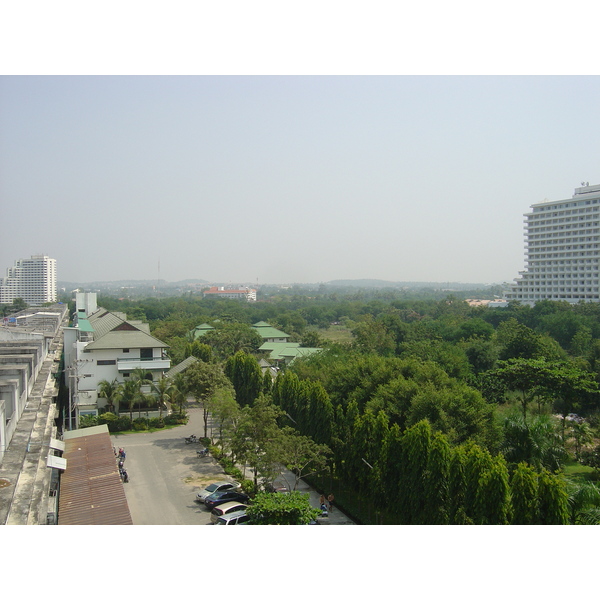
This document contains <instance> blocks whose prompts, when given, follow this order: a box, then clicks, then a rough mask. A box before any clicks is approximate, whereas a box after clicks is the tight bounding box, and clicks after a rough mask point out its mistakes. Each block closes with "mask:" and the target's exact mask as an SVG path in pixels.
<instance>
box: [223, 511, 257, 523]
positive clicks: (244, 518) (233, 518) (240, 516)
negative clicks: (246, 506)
mask: <svg viewBox="0 0 600 600" xmlns="http://www.w3.org/2000/svg"><path fill="white" fill-rule="evenodd" d="M251 520H252V517H251V516H250V515H248V514H246V511H245V510H237V511H235V512H232V513H229V514H227V515H223V516H222V517H219V518H218V519H217V521H216V523H215V525H247V524H248V523H249V522H250V521H251Z"/></svg>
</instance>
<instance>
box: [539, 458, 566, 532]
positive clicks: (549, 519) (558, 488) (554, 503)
mask: <svg viewBox="0 0 600 600" xmlns="http://www.w3.org/2000/svg"><path fill="white" fill-rule="evenodd" d="M538 498H539V524H540V525H567V524H568V523H569V495H568V492H567V487H566V483H565V481H564V480H563V479H562V478H561V477H559V476H557V475H553V474H552V473H550V472H548V471H547V470H545V469H544V470H542V472H541V473H540V474H539V476H538Z"/></svg>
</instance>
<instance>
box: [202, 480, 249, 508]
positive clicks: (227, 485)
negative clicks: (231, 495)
mask: <svg viewBox="0 0 600 600" xmlns="http://www.w3.org/2000/svg"><path fill="white" fill-rule="evenodd" d="M241 487H242V486H241V485H240V484H239V483H238V482H237V481H215V483H211V484H210V485H208V486H206V488H204V489H203V490H202V491H201V492H198V494H197V495H196V502H199V503H200V504H204V501H205V500H206V498H207V497H208V496H210V495H211V494H214V493H215V492H225V491H237V490H239V489H240V488H241Z"/></svg>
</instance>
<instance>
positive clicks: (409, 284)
mask: <svg viewBox="0 0 600 600" xmlns="http://www.w3.org/2000/svg"><path fill="white" fill-rule="evenodd" d="M325 285H331V286H334V287H359V288H394V289H423V288H433V289H436V290H473V289H480V288H486V287H489V286H490V284H489V283H459V282H455V281H444V282H439V281H438V282H434V281H385V280H383V279H335V280H333V281H329V282H327V283H326V284H325ZM496 285H497V284H496Z"/></svg>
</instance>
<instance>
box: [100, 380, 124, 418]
mask: <svg viewBox="0 0 600 600" xmlns="http://www.w3.org/2000/svg"><path fill="white" fill-rule="evenodd" d="M121 387H122V386H121V384H120V383H118V382H117V380H116V379H113V380H112V381H108V380H106V379H103V380H102V381H101V382H100V383H99V384H98V396H99V397H100V398H106V405H107V407H108V410H109V411H110V412H114V413H116V414H118V413H119V410H118V409H117V410H115V401H116V402H118V401H119V400H120V398H121Z"/></svg>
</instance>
